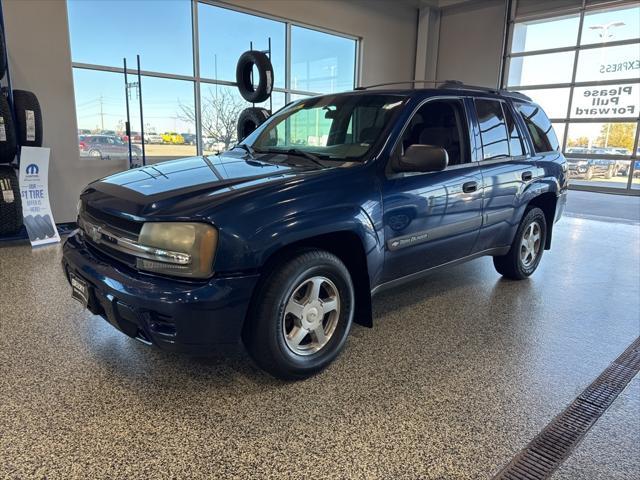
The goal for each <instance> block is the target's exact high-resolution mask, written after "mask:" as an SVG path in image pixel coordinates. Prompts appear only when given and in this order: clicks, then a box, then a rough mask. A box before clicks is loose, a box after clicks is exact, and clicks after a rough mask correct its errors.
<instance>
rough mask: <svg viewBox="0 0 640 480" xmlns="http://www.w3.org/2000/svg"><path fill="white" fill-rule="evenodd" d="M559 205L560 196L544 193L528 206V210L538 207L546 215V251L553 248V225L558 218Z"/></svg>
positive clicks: (532, 200) (533, 199) (553, 193)
mask: <svg viewBox="0 0 640 480" xmlns="http://www.w3.org/2000/svg"><path fill="white" fill-rule="evenodd" d="M557 204H558V196H557V195H556V193H555V192H544V193H541V194H540V195H538V196H536V197H534V198H532V199H531V200H530V201H529V203H528V205H527V210H529V209H531V208H533V207H537V208H539V209H540V210H542V212H543V213H544V217H545V220H546V222H547V233H546V238H545V242H544V249H545V250H549V249H550V248H551V238H552V236H553V225H554V223H555V218H556V206H557Z"/></svg>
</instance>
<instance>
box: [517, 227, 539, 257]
mask: <svg viewBox="0 0 640 480" xmlns="http://www.w3.org/2000/svg"><path fill="white" fill-rule="evenodd" d="M541 245H542V228H541V227H540V224H539V223H538V222H531V223H530V224H529V226H528V227H527V228H526V229H525V231H524V234H523V235H522V240H521V241H520V261H521V262H522V265H523V266H524V267H525V268H529V267H531V265H533V264H534V263H535V261H536V258H538V254H539V253H540V247H541Z"/></svg>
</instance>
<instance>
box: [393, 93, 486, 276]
mask: <svg viewBox="0 0 640 480" xmlns="http://www.w3.org/2000/svg"><path fill="white" fill-rule="evenodd" d="M467 108H468V105H467V100H466V99H460V98H444V97H438V98H434V99H430V100H427V101H426V102H424V103H423V104H422V105H421V106H420V107H419V108H418V109H416V111H415V112H414V114H413V116H412V118H411V120H410V121H409V122H408V123H407V125H406V126H405V130H404V133H403V134H402V136H401V138H400V140H399V142H398V145H396V148H395V149H394V152H393V154H392V156H391V158H390V160H389V165H388V166H387V169H386V176H385V181H384V182H383V188H382V190H383V199H382V200H383V209H384V216H383V223H384V234H385V267H384V273H383V277H384V278H383V282H390V281H393V280H396V279H399V278H401V277H406V276H410V275H412V274H417V273H419V272H421V271H424V270H428V269H430V268H433V267H437V266H439V265H443V264H446V263H449V262H452V261H455V260H457V259H460V258H463V257H465V256H468V255H470V254H471V252H472V249H473V247H474V244H475V242H476V239H477V237H478V232H479V229H480V227H481V224H482V188H483V187H482V185H483V181H482V174H481V171H480V167H479V164H478V162H476V161H474V160H475V148H474V152H473V155H472V145H474V144H473V141H474V139H473V138H472V137H471V135H470V132H471V131H472V129H471V123H470V122H471V120H470V118H469V116H468V115H467ZM412 144H428V145H435V146H439V147H442V148H444V149H445V150H446V151H447V153H448V156H449V165H448V166H447V167H446V168H445V169H444V170H442V171H437V172H429V173H420V172H415V173H413V172H405V173H397V172H395V171H394V169H393V164H394V159H397V158H398V156H400V155H402V154H403V152H404V150H405V149H406V148H408V146H409V145H412Z"/></svg>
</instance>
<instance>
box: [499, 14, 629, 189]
mask: <svg viewBox="0 0 640 480" xmlns="http://www.w3.org/2000/svg"><path fill="white" fill-rule="evenodd" d="M578 3H580V2H578ZM582 3H583V5H582V7H578V8H575V9H573V10H571V11H567V13H566V14H564V15H555V16H553V17H548V16H545V15H544V13H542V14H539V13H537V12H531V11H526V12H524V10H525V7H526V5H525V6H524V7H523V8H522V9H521V10H520V11H518V8H517V7H516V10H515V13H514V17H513V18H512V21H511V24H510V27H511V28H510V39H509V46H510V48H509V53H508V55H507V58H506V61H505V64H504V71H503V75H502V78H503V86H504V87H506V88H508V89H509V90H516V91H521V92H522V93H524V94H526V95H528V96H530V97H531V98H532V99H533V100H534V101H535V102H537V103H538V104H539V105H540V106H542V108H543V109H544V110H545V112H546V113H547V115H548V116H549V118H550V122H551V125H553V130H550V129H549V120H546V118H545V119H541V117H540V115H537V116H532V117H530V120H529V121H528V124H527V127H528V128H529V130H530V131H532V133H533V132H534V131H535V130H536V129H538V130H539V133H540V134H541V135H540V138H539V139H538V140H539V141H538V142H537V144H536V151H538V150H539V149H541V148H544V149H547V150H549V149H551V150H555V146H556V144H558V145H559V148H561V149H562V150H563V152H564V154H565V156H566V157H567V158H568V161H569V176H570V184H571V185H572V187H577V188H582V189H589V190H597V191H616V192H620V191H621V190H626V191H630V190H638V189H640V152H639V150H638V132H639V128H638V122H639V119H640V6H639V5H638V3H637V2H617V4H616V6H615V7H611V6H610V5H609V6H608V8H606V6H605V5H603V4H605V3H606V2H582ZM609 3H610V2H609ZM598 4H600V5H598ZM519 108H520V110H521V113H522V114H523V116H524V117H525V119H527V113H525V112H522V109H523V108H530V107H526V106H521V107H519ZM536 117H538V118H536ZM553 131H555V135H554V134H553ZM543 133H544V134H545V137H546V139H547V140H548V144H547V145H545V144H544V142H545V141H547V140H545V137H543V136H542V134H543ZM534 136H535V135H534ZM556 136H557V140H556ZM534 141H535V138H534ZM538 143H539V144H538Z"/></svg>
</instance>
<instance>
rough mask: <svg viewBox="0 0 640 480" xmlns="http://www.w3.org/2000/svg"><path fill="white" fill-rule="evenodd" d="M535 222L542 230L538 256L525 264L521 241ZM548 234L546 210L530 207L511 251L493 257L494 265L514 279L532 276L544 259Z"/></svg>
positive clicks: (500, 272) (503, 274)
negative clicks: (522, 256)
mask: <svg viewBox="0 0 640 480" xmlns="http://www.w3.org/2000/svg"><path fill="white" fill-rule="evenodd" d="M534 223H537V224H538V226H539V230H540V231H539V232H538V234H539V237H540V240H539V245H538V250H537V254H536V256H535V257H534V258H532V260H531V262H530V263H528V264H525V262H524V261H523V259H522V258H521V251H522V246H521V243H522V241H523V236H524V235H525V234H526V233H527V232H528V229H529V227H530V226H531V225H533V224H534ZM546 235H547V220H546V217H545V215H544V212H543V211H542V210H540V209H539V208H537V207H533V208H530V209H528V210H527V211H526V212H525V214H524V217H523V218H522V221H521V222H520V226H519V227H518V231H517V232H516V236H515V238H514V239H513V243H512V244H511V248H510V249H509V252H508V253H507V254H506V255H503V256H499V257H493V265H494V266H495V267H496V270H497V271H498V273H499V274H501V275H502V276H504V277H507V278H511V279H513V280H524V279H525V278H527V277H529V276H531V274H532V273H533V272H535V271H536V269H537V268H538V265H540V260H541V259H542V254H543V252H544V248H545V244H546V238H547V237H546Z"/></svg>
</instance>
